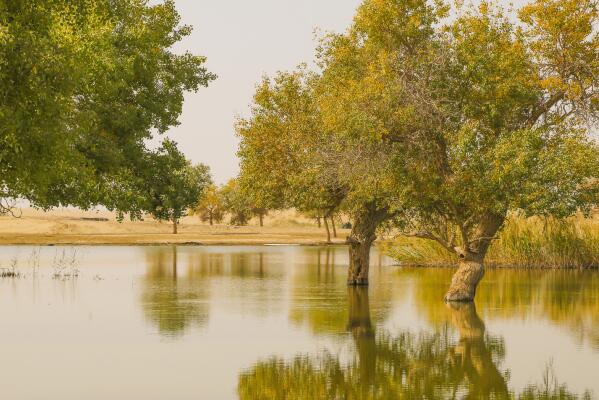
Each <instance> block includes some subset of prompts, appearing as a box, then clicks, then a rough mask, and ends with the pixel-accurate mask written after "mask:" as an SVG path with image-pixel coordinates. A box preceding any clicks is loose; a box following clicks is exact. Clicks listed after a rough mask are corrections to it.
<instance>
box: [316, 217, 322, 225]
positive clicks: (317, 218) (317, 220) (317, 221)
mask: <svg viewBox="0 0 599 400" xmlns="http://www.w3.org/2000/svg"><path fill="white" fill-rule="evenodd" d="M316 223H318V227H319V228H320V227H322V224H321V223H320V217H316Z"/></svg>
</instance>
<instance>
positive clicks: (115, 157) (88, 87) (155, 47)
mask: <svg viewBox="0 0 599 400" xmlns="http://www.w3.org/2000/svg"><path fill="white" fill-rule="evenodd" d="M190 32H191V27H189V26H186V25H181V24H180V16H179V14H178V13H177V11H176V9H175V4H174V2H173V1H170V0H168V1H165V2H162V3H159V4H156V5H148V3H147V2H146V1H137V0H122V1H113V0H100V1H94V2H90V1H85V0H76V1H70V0H69V1H67V0H58V1H55V0H32V1H26V2H21V1H17V2H15V1H0V93H1V96H0V176H1V178H0V179H1V180H2V181H1V182H0V196H1V197H13V198H15V197H22V198H27V199H29V200H30V201H31V202H32V203H33V204H34V205H36V206H39V207H44V208H48V207H52V206H57V205H67V204H70V205H75V206H79V207H83V208H87V207H90V206H92V205H96V204H103V205H106V206H107V207H108V208H110V209H118V210H125V211H129V210H130V209H137V208H138V205H139V204H137V200H138V199H137V196H136V194H135V193H134V191H133V190H132V187H134V182H131V176H133V175H135V174H132V171H134V170H135V169H136V168H138V167H139V165H138V162H139V161H140V160H142V159H143V155H144V153H145V152H147V150H146V148H145V141H146V140H147V139H149V138H151V137H152V135H153V133H154V132H156V133H159V134H160V133H163V132H165V131H166V130H167V129H168V128H169V127H171V126H173V125H176V124H177V123H178V122H177V118H178V116H179V114H180V113H181V108H182V102H183V94H184V92H185V91H190V90H191V91H195V90H197V89H198V88H199V87H201V86H207V85H208V83H209V82H210V81H211V80H213V79H214V78H215V76H214V75H213V74H211V73H209V72H208V71H207V70H206V68H205V67H204V63H205V58H204V57H201V56H196V55H192V54H190V53H185V54H175V53H174V52H173V51H172V46H173V45H174V44H175V43H177V42H179V41H180V40H181V39H182V38H184V37H185V36H188V35H189V34H190Z"/></svg>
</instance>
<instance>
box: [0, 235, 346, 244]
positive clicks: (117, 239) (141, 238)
mask: <svg viewBox="0 0 599 400" xmlns="http://www.w3.org/2000/svg"><path fill="white" fill-rule="evenodd" d="M171 236H175V235H168V234H133V235H131V234H99V235H90V234H65V235H23V234H14V235H7V234H3V235H0V246H171V245H176V246H269V245H272V246H284V245H287V246H342V245H346V242H345V238H337V239H333V241H332V243H327V242H326V240H322V239H320V238H319V237H309V235H293V234H286V235H280V236H279V235H273V234H255V235H254V234H246V235H243V234H242V235H231V236H232V237H228V238H223V237H222V236H227V235H219V234H212V235H206V234H204V235H201V234H200V235H193V234H180V235H176V236H177V237H171ZM244 236H246V237H244ZM247 236H255V237H251V238H249V237H247ZM310 236H311V235H310Z"/></svg>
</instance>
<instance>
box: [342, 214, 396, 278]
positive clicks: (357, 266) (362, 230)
mask: <svg viewBox="0 0 599 400" xmlns="http://www.w3.org/2000/svg"><path fill="white" fill-rule="evenodd" d="M388 217H389V214H388V211H387V209H386V208H377V207H376V205H375V204H367V205H366V206H365V207H364V209H363V210H362V211H361V212H359V213H358V214H356V216H355V219H354V221H353V224H352V231H351V234H350V236H349V237H348V238H347V242H348V244H349V269H348V273H347V284H348V285H349V286H367V285H368V270H369V266H370V247H371V246H372V243H373V242H374V241H375V240H376V229H377V228H378V226H379V225H380V223H381V222H383V221H384V220H385V219H386V218H388Z"/></svg>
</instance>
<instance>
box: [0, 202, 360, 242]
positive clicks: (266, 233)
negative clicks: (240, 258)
mask: <svg viewBox="0 0 599 400" xmlns="http://www.w3.org/2000/svg"><path fill="white" fill-rule="evenodd" d="M171 231H172V226H171V225H170V224H168V223H165V222H159V221H155V220H153V219H151V218H148V219H146V220H144V221H134V222H132V221H124V222H123V223H119V222H118V221H117V220H116V218H115V215H114V214H112V213H110V212H106V211H90V212H83V211H80V210H73V209H58V210H53V211H50V212H42V211H38V210H34V209H28V208H27V209H24V210H23V215H22V217H21V218H13V217H9V216H2V217H0V244H34V245H51V244H123V245H125V244H171V243H176V244H239V245H245V244H247V245H251V244H270V243H272V244H323V243H325V241H326V232H325V230H324V228H318V227H317V225H316V222H315V221H313V220H310V219H306V218H304V217H302V216H300V215H298V214H297V213H295V212H294V211H282V212H275V213H272V214H271V215H269V216H267V217H266V219H265V226H264V227H260V226H258V221H257V220H252V221H250V225H248V226H244V227H234V226H229V225H225V224H219V225H215V226H210V225H208V224H205V223H202V222H201V221H200V220H199V219H198V218H197V217H193V216H190V217H186V218H184V219H183V220H182V221H181V224H180V226H179V234H178V235H173V234H172V233H171ZM337 232H338V238H337V239H334V242H335V243H340V242H344V241H345V237H346V236H347V234H348V233H349V231H347V230H343V229H338V230H337Z"/></svg>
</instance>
